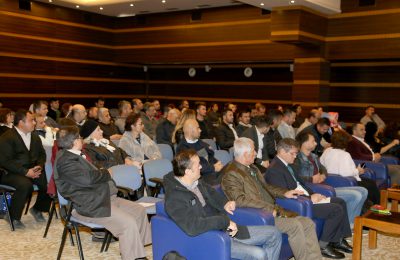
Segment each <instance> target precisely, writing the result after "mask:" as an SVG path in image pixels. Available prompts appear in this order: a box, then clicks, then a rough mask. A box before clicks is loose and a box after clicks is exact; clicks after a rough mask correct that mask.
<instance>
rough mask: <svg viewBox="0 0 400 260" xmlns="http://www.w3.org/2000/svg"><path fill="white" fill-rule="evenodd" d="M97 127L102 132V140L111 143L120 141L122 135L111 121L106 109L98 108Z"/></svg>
mask: <svg viewBox="0 0 400 260" xmlns="http://www.w3.org/2000/svg"><path fill="white" fill-rule="evenodd" d="M99 126H100V128H101V130H102V131H103V136H104V138H106V139H108V140H111V141H113V140H119V139H121V137H122V135H121V134H120V132H119V130H118V128H117V126H116V125H115V124H114V122H113V121H112V119H111V116H110V112H109V111H108V108H105V107H101V108H99Z"/></svg>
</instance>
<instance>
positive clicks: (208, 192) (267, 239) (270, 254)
mask: <svg viewBox="0 0 400 260" xmlns="http://www.w3.org/2000/svg"><path fill="white" fill-rule="evenodd" d="M200 169H201V165H200V159H199V156H198V155H197V154H196V151H194V150H183V151H181V152H180V153H178V154H177V155H176V158H175V161H174V171H173V172H171V173H169V174H167V175H166V176H165V177H164V187H165V209H166V211H167V213H168V215H169V216H170V217H171V218H172V219H173V220H174V221H175V223H176V224H177V225H178V226H179V227H180V228H181V229H182V230H183V231H184V232H185V233H186V234H187V235H189V236H197V235H199V234H202V233H204V232H207V231H210V230H223V231H226V232H227V233H228V234H229V236H230V237H231V257H232V258H236V259H260V260H261V259H268V260H274V259H278V258H279V253H280V250H281V243H282V235H281V233H280V232H279V231H278V230H277V229H276V228H275V227H274V226H240V225H237V224H236V223H235V222H233V221H231V220H230V219H229V217H228V215H227V213H228V214H233V212H234V210H235V206H236V204H235V202H234V201H228V200H227V199H226V198H225V197H224V196H223V195H222V194H220V193H218V192H217V191H216V190H214V189H213V188H212V187H211V186H209V185H208V184H206V183H205V182H203V181H202V180H199V178H200V176H201V175H200ZM260 246H262V247H260Z"/></svg>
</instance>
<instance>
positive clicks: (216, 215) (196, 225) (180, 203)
mask: <svg viewBox="0 0 400 260" xmlns="http://www.w3.org/2000/svg"><path fill="white" fill-rule="evenodd" d="M198 187H199V190H200V192H201V194H202V195H203V197H204V200H205V202H206V205H207V208H208V209H209V210H208V211H206V210H205V209H204V208H203V206H202V205H201V202H200V200H199V199H198V197H197V196H196V195H195V194H194V193H193V192H191V191H189V190H188V189H187V188H186V187H184V186H183V185H182V184H181V183H180V182H179V181H178V180H176V179H175V175H174V173H173V172H170V173H168V174H167V175H165V176H164V188H165V210H166V212H167V213H168V215H169V216H170V217H171V218H172V219H173V220H174V222H175V223H176V224H177V225H178V226H179V227H180V228H181V229H182V230H183V231H184V232H185V233H186V234H187V235H189V236H197V235H200V234H202V233H205V232H207V231H210V230H226V229H227V228H228V226H229V222H230V219H229V217H228V216H227V213H226V212H225V210H224V206H225V204H226V203H227V202H228V200H227V199H226V197H225V196H223V195H222V194H220V193H218V192H217V191H216V190H215V189H214V188H212V187H211V186H210V185H208V184H206V183H204V182H203V181H202V180H199V184H198ZM236 237H237V238H239V239H244V238H249V237H250V236H249V233H248V230H247V228H246V227H242V226H239V225H238V234H237V236H236ZM241 237H242V238H241Z"/></svg>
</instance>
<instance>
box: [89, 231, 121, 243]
mask: <svg viewBox="0 0 400 260" xmlns="http://www.w3.org/2000/svg"><path fill="white" fill-rule="evenodd" d="M95 233H99V232H95ZM103 241H104V234H103V237H100V236H99V235H98V234H93V235H92V242H103ZM116 241H118V239H117V238H115V237H112V238H111V241H110V242H111V243H113V242H116Z"/></svg>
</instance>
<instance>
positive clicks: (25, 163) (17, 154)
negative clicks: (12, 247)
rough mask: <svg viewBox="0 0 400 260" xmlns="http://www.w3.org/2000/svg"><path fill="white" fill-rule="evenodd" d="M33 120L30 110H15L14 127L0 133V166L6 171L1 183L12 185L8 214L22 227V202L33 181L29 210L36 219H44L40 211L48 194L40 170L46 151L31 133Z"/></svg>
mask: <svg viewBox="0 0 400 260" xmlns="http://www.w3.org/2000/svg"><path fill="white" fill-rule="evenodd" d="M35 124H36V123H35V121H34V117H33V114H32V113H31V112H30V111H26V110H19V111H17V112H16V113H15V117H14V126H15V127H14V128H13V129H10V130H9V131H7V132H6V133H4V134H3V135H2V136H1V137H0V153H1V156H0V167H2V168H3V169H5V170H6V172H7V174H5V175H3V176H2V179H1V183H3V184H6V185H10V186H12V187H14V188H15V189H16V191H15V192H14V194H13V196H12V200H11V208H10V214H11V218H12V219H13V223H14V226H15V227H16V228H24V227H25V226H24V224H23V223H22V222H21V216H22V212H23V210H24V206H25V202H26V200H27V198H28V197H29V196H31V194H32V192H33V184H36V185H37V187H38V188H39V190H38V196H37V199H36V203H35V205H34V206H33V207H32V208H31V209H30V213H31V214H32V215H33V216H34V218H35V220H36V221H38V222H44V221H45V219H44V218H43V216H42V213H41V212H48V211H49V207H50V202H51V200H50V197H49V196H48V195H47V193H46V191H47V188H46V187H47V180H46V174H45V172H44V164H45V162H46V152H45V150H44V148H43V145H42V142H41V140H40V138H39V136H38V135H37V133H35V131H34V130H35Z"/></svg>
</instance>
